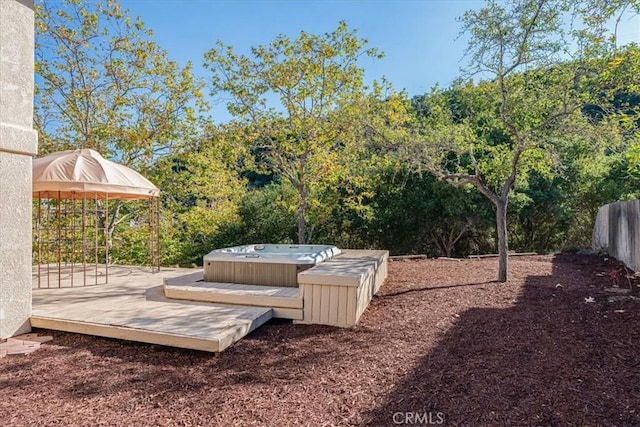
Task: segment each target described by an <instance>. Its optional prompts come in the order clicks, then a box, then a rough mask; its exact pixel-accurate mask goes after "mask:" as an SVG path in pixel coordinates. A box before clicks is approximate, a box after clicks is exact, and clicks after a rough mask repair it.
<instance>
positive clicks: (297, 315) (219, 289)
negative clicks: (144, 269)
mask: <svg viewBox="0 0 640 427" xmlns="http://www.w3.org/2000/svg"><path fill="white" fill-rule="evenodd" d="M203 279H204V277H203V272H202V271H198V272H195V273H191V274H187V275H184V276H180V277H175V278H168V279H165V280H164V295H165V297H167V298H170V299H178V300H188V301H201V302H210V303H218V304H233V305H242V306H255V307H268V308H271V309H272V310H273V317H279V318H284V319H293V320H302V316H303V300H302V295H301V293H300V290H299V289H298V288H293V287H280V286H262V285H246V284H236V283H219V282H204V280H203Z"/></svg>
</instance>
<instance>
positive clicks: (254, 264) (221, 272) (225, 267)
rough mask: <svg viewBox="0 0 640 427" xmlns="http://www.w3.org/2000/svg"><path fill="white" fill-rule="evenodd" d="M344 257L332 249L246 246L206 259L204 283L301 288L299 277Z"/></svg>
mask: <svg viewBox="0 0 640 427" xmlns="http://www.w3.org/2000/svg"><path fill="white" fill-rule="evenodd" d="M339 253H340V249H338V248H336V247H335V246H329V245H270V244H263V245H244V246H234V247H231V248H224V249H216V250H214V251H211V252H209V253H208V254H207V255H205V256H204V281H205V282H223V283H242V284H248V285H266V286H287V287H296V286H298V273H299V272H300V271H304V270H306V269H308V268H311V267H313V266H314V265H316V264H318V263H320V262H322V261H325V260H327V259H329V258H331V257H333V256H335V255H338V254H339Z"/></svg>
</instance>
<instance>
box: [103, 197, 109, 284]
mask: <svg viewBox="0 0 640 427" xmlns="http://www.w3.org/2000/svg"><path fill="white" fill-rule="evenodd" d="M104 200H105V202H104V276H105V282H107V283H109V193H106V194H105V196H104Z"/></svg>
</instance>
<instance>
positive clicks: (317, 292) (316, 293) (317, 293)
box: [305, 285, 322, 323]
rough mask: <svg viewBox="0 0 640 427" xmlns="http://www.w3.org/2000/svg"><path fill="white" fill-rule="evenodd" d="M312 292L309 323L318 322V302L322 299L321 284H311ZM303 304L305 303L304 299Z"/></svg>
mask: <svg viewBox="0 0 640 427" xmlns="http://www.w3.org/2000/svg"><path fill="white" fill-rule="evenodd" d="M312 288H313V294H312V300H311V306H312V309H311V319H310V320H311V323H320V303H321V301H322V286H320V285H313V286H312ZM305 305H307V303H306V301H305Z"/></svg>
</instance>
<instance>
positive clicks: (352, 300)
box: [346, 288, 358, 326]
mask: <svg viewBox="0 0 640 427" xmlns="http://www.w3.org/2000/svg"><path fill="white" fill-rule="evenodd" d="M356 292H357V289H356V288H348V289H347V307H348V309H347V324H346V326H353V325H355V324H356V311H357V309H358V308H357V302H356V297H357V295H356Z"/></svg>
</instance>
